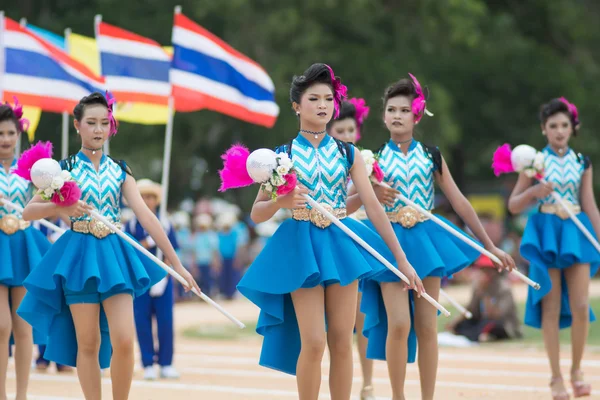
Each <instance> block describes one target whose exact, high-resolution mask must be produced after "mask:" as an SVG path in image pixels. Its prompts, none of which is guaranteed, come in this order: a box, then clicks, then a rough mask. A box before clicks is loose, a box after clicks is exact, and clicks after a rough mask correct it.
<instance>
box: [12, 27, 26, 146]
mask: <svg viewBox="0 0 600 400" xmlns="http://www.w3.org/2000/svg"><path fill="white" fill-rule="evenodd" d="M19 25H21V28H27V18H21V19H20V20H19ZM22 141H23V136H19V140H17V145H16V146H15V154H16V156H17V158H18V157H19V156H20V155H21V142H22Z"/></svg>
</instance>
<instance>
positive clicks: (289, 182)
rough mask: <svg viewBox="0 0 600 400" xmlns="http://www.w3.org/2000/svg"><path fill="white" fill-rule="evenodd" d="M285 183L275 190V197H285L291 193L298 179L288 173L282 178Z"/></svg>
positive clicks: (293, 174)
mask: <svg viewBox="0 0 600 400" xmlns="http://www.w3.org/2000/svg"><path fill="white" fill-rule="evenodd" d="M283 179H285V183H284V184H283V185H281V186H279V187H278V188H277V196H285V195H286V194H288V193H290V192H293V191H294V189H295V188H296V185H297V184H298V177H297V176H296V174H295V173H293V172H292V173H290V174H287V175H284V176H283Z"/></svg>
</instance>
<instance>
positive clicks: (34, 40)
mask: <svg viewBox="0 0 600 400" xmlns="http://www.w3.org/2000/svg"><path fill="white" fill-rule="evenodd" d="M0 26H1V21H0ZM0 35H3V38H2V40H1V41H0V43H1V44H2V46H3V47H4V50H5V53H4V55H5V57H6V58H5V69H4V71H2V70H1V69H0V85H2V88H3V93H4V96H3V97H4V100H5V101H11V102H12V101H13V96H16V97H18V99H19V102H20V103H22V104H25V105H28V106H34V107H39V108H41V109H42V110H43V111H49V112H57V113H60V112H63V111H68V112H71V113H72V112H73V108H74V107H75V106H76V105H77V103H79V100H80V99H81V98H82V97H84V96H87V95H89V94H90V93H92V92H95V91H98V92H102V93H104V90H105V89H104V79H103V78H101V77H98V76H96V75H94V73H93V72H92V71H90V70H89V69H88V68H87V67H85V66H84V65H83V64H81V63H79V62H77V61H75V60H74V59H73V58H71V57H70V56H69V55H68V54H67V53H65V52H64V51H62V50H61V49H59V48H58V47H56V46H54V45H52V44H50V43H49V42H47V41H45V40H44V39H42V38H40V37H39V36H37V35H36V34H35V33H33V32H31V31H30V30H28V29H27V28H24V27H22V26H20V25H19V23H18V22H16V21H13V20H12V19H10V18H4V29H3V31H2V32H0ZM2 50H3V49H1V48H0V51H2Z"/></svg>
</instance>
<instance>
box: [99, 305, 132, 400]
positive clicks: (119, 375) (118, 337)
mask: <svg viewBox="0 0 600 400" xmlns="http://www.w3.org/2000/svg"><path fill="white" fill-rule="evenodd" d="M102 306H103V307H104V312H106V318H107V319H108V327H109V331H110V342H111V343H112V346H113V355H112V361H111V367H110V378H111V380H112V392H113V400H127V398H128V397H129V391H130V390H131V381H132V380H133V367H134V355H133V347H134V344H133V342H134V334H135V323H134V322H133V297H132V296H131V295H130V294H117V295H115V296H112V297H109V298H108V299H106V300H104V302H103V303H102Z"/></svg>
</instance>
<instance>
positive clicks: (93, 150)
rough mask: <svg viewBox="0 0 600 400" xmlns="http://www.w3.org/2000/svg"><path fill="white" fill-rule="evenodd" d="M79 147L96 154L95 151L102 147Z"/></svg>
mask: <svg viewBox="0 0 600 400" xmlns="http://www.w3.org/2000/svg"><path fill="white" fill-rule="evenodd" d="M81 148H82V149H85V150H89V151H91V152H92V154H96V152H97V151H99V150H102V147H98V148H97V149H90V148H89V147H85V146H81Z"/></svg>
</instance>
